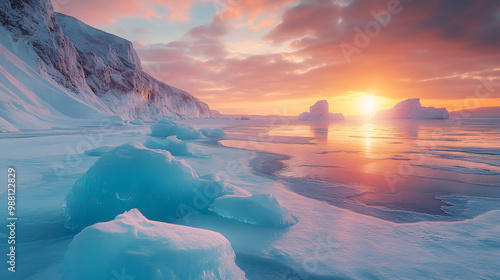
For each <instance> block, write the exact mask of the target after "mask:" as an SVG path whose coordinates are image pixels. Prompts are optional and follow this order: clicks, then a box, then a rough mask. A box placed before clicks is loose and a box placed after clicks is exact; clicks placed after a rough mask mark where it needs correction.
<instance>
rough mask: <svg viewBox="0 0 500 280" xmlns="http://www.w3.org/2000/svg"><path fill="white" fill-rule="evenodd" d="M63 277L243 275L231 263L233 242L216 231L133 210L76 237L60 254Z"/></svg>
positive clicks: (207, 279)
mask: <svg viewBox="0 0 500 280" xmlns="http://www.w3.org/2000/svg"><path fill="white" fill-rule="evenodd" d="M113 276H114V277H113ZM62 279H64V280H66V279H71V280H80V279H81V280H86V279H93V280H101V279H102V280H108V279H203V280H212V279H213V280H215V279H220V280H242V279H246V277H245V273H244V272H243V271H242V270H241V269H240V268H239V267H238V266H237V265H236V263H235V254H234V251H233V248H232V247H231V244H230V243H229V241H228V240H227V239H226V238H225V237H224V236H222V235H221V234H220V233H217V232H213V231H208V230H204V229H197V228H191V227H186V226H181V225H175V224H167V223H161V222H155V221H150V220H148V219H146V218H145V217H144V216H143V215H142V214H141V212H139V210H137V209H133V210H130V211H129V212H125V213H124V214H121V215H118V216H117V217H116V218H115V219H114V220H113V221H110V222H106V223H98V224H95V225H92V226H89V227H87V228H85V229H84V230H83V231H82V232H80V233H79V234H77V235H76V236H75V237H74V238H73V241H72V242H71V244H70V245H69V247H68V250H67V251H66V254H65V256H64V268H63V277H62Z"/></svg>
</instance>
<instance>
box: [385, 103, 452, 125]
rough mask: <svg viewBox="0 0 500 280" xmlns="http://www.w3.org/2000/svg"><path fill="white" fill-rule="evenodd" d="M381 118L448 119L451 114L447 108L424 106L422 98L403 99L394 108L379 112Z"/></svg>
mask: <svg viewBox="0 0 500 280" xmlns="http://www.w3.org/2000/svg"><path fill="white" fill-rule="evenodd" d="M375 117H376V118H379V119H413V120H430V119H448V118H449V117H450V114H449V113H448V110H446V108H434V107H422V105H421V104H420V98H414V99H407V100H405V101H401V102H399V103H398V104H396V106H394V108H392V109H388V110H383V111H379V112H377V114H376V115H375Z"/></svg>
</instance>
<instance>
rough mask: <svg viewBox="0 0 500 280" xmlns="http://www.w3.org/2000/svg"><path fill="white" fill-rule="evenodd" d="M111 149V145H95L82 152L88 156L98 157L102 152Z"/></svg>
mask: <svg viewBox="0 0 500 280" xmlns="http://www.w3.org/2000/svg"><path fill="white" fill-rule="evenodd" d="M112 149H113V147H111V146H101V147H97V148H95V149H90V150H86V151H85V152H84V154H85V155H86V156H90V157H100V156H102V155H103V154H105V153H107V152H109V151H111V150H112Z"/></svg>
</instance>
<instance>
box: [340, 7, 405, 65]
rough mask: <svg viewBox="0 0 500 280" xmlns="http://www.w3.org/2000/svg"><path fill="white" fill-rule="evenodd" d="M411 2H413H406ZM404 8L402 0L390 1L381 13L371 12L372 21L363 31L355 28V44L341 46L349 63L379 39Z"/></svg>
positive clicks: (344, 43) (343, 43)
mask: <svg viewBox="0 0 500 280" xmlns="http://www.w3.org/2000/svg"><path fill="white" fill-rule="evenodd" d="M405 1H408V2H411V1H412V0H405ZM403 9H404V7H403V5H402V3H401V0H389V2H388V3H387V7H386V9H384V10H381V11H378V12H376V11H373V10H372V11H370V14H371V16H372V17H373V19H372V20H370V21H369V22H367V23H366V24H365V26H364V28H363V29H361V28H360V27H359V26H356V27H354V31H355V33H356V34H355V35H354V38H353V44H350V43H346V42H342V43H341V44H340V45H339V46H340V49H341V50H342V53H343V54H344V57H345V59H346V61H347V62H348V63H351V61H352V56H353V55H354V54H360V53H361V52H362V50H363V49H365V48H367V47H368V46H369V45H370V44H371V42H372V39H373V38H375V37H377V36H378V35H379V34H380V32H381V31H382V29H383V28H385V27H387V26H388V25H389V24H390V23H391V21H392V17H393V16H394V15H397V14H400V13H401V12H402V11H403Z"/></svg>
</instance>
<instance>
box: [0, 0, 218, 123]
mask: <svg viewBox="0 0 500 280" xmlns="http://www.w3.org/2000/svg"><path fill="white" fill-rule="evenodd" d="M0 24H1V27H2V37H1V38H0V44H2V45H3V46H4V47H5V48H6V49H8V50H10V52H11V54H13V55H15V56H18V57H19V59H20V60H21V61H23V62H24V63H26V64H27V65H28V66H29V67H30V68H32V69H33V70H34V71H35V72H37V73H38V74H39V75H40V76H42V77H44V78H46V79H47V80H52V81H55V82H56V83H57V84H59V85H62V86H63V87H64V89H67V92H65V95H68V94H70V95H76V96H77V97H78V98H80V99H83V100H87V101H90V102H94V103H95V101H96V100H95V97H98V98H99V100H100V101H102V102H100V101H97V103H98V105H99V106H98V107H103V108H99V110H100V111H102V112H106V113H109V114H117V115H119V116H121V117H123V118H139V117H140V118H153V119H154V118H160V117H164V116H170V117H189V118H191V117H209V116H210V108H209V107H208V105H206V104H205V103H203V102H201V101H199V100H198V99H197V98H195V97H193V96H192V95H190V94H189V93H187V92H184V91H182V90H179V89H177V88H174V87H171V86H169V85H167V84H165V83H163V82H160V81H158V80H156V79H154V78H153V77H151V76H150V75H149V74H147V73H145V72H144V71H143V69H142V67H141V62H140V60H139V57H138V56H137V54H136V52H135V50H134V48H133V46H132V43H131V42H129V41H127V40H125V39H122V38H119V37H117V36H114V35H112V34H108V33H106V32H103V31H100V30H98V29H95V28H93V27H90V26H88V25H86V24H84V23H82V22H81V21H79V20H77V19H75V18H72V17H69V16H66V15H63V14H59V13H55V12H54V11H53V7H52V4H51V2H50V0H22V1H20V0H0ZM20 50H24V52H23V53H20V52H21V51H20ZM29 53H32V54H33V55H29ZM11 54H8V55H7V56H11ZM0 55H6V54H5V52H3V53H2V54H0ZM0 66H3V65H0ZM2 85H3V88H4V89H1V88H0V94H2V95H3V94H4V93H6V92H7V91H8V89H9V86H8V85H4V84H2ZM5 88H7V89H5ZM63 91H64V90H63ZM68 92H69V93H68ZM53 101H54V102H56V103H57V102H60V101H58V100H53ZM49 103H50V102H49ZM84 103H86V102H84ZM99 103H102V104H99ZM49 105H53V104H49ZM87 105H89V106H90V107H92V106H93V105H91V104H87ZM0 110H1V108H0Z"/></svg>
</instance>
